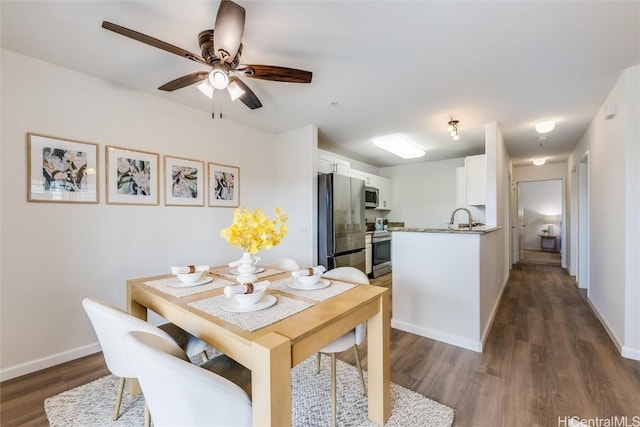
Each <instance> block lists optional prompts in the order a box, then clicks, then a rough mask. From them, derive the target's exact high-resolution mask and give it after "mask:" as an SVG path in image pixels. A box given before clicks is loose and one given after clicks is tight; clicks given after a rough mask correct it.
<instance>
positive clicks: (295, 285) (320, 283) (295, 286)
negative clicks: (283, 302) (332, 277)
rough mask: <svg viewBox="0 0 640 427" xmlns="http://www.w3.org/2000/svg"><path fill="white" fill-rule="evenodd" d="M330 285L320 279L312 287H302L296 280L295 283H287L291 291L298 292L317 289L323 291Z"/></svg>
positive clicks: (328, 282) (325, 280)
mask: <svg viewBox="0 0 640 427" xmlns="http://www.w3.org/2000/svg"><path fill="white" fill-rule="evenodd" d="M330 285H331V282H330V281H328V280H327V279H320V280H318V283H316V284H315V285H313V286H306V285H303V284H302V283H300V282H298V281H297V280H296V281H295V282H292V283H289V284H288V285H287V286H289V287H290V288H291V289H297V290H299V291H315V290H318V289H324V288H326V287H329V286H330Z"/></svg>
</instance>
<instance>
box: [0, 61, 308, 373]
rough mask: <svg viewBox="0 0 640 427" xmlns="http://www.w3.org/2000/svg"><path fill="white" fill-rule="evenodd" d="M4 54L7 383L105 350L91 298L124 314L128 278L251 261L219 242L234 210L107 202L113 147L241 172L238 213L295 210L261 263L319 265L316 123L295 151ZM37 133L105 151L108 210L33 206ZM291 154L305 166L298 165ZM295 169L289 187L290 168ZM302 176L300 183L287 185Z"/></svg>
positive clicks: (268, 137)
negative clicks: (108, 152)
mask: <svg viewBox="0 0 640 427" xmlns="http://www.w3.org/2000/svg"><path fill="white" fill-rule="evenodd" d="M1 54H2V57H1V60H2V73H1V81H2V85H1V91H2V100H1V102H2V111H1V114H2V115H1V119H2V130H1V136H2V144H1V154H0V161H1V168H0V183H1V197H0V200H1V208H0V215H1V216H0V219H1V227H2V242H1V261H2V262H1V334H2V347H1V353H0V355H1V365H0V369H1V371H0V374H1V375H2V379H3V380H4V379H7V378H11V377H13V376H17V375H21V374H24V373H27V372H31V371H33V370H36V369H40V368H43V367H47V366H51V365H53V364H57V363H61V362H64V361H67V360H70V359H74V358H77V357H80V356H83V355H85V354H90V353H92V352H95V351H98V350H99V347H98V346H97V344H96V338H95V335H94V333H93V330H92V329H91V326H90V324H89V322H88V320H87V318H86V315H85V313H84V312H83V310H82V308H81V300H82V298H84V297H86V296H92V297H96V298H100V299H103V300H106V301H107V302H109V303H112V304H115V305H117V306H120V307H124V302H125V281H126V280H127V279H131V278H138V277H146V276H152V275H158V274H166V273H169V269H170V267H171V266H172V265H187V264H209V265H219V264H223V263H226V262H229V261H231V260H233V259H236V258H238V257H239V256H240V251H239V249H235V248H231V247H230V246H229V245H228V244H227V243H226V242H225V241H224V240H223V239H222V238H221V237H220V230H221V229H222V228H224V227H226V226H227V225H229V224H230V223H231V221H232V212H233V209H232V208H218V207H208V206H204V207H184V206H165V205H164V198H163V197H162V196H161V197H160V205H159V206H135V205H114V204H106V202H105V200H106V198H105V187H104V182H105V181H104V170H105V169H104V167H105V163H104V160H105V156H104V155H105V152H104V147H105V146H106V145H113V146H118V147H126V148H131V149H135V150H144V151H149V152H153V153H158V154H159V156H160V161H161V166H162V159H163V158H162V156H163V155H171V156H180V157H185V158H189V159H197V160H202V161H204V162H205V163H206V162H216V163H221V164H226V165H233V166H237V167H239V169H240V185H239V191H240V204H241V205H247V206H248V207H250V208H252V209H253V208H261V209H263V210H264V211H265V212H267V214H268V215H269V216H271V217H272V216H273V208H274V207H275V206H281V207H285V208H288V209H290V210H291V211H292V212H293V213H294V214H295V218H292V225H291V226H290V235H289V236H288V237H287V238H285V240H284V241H283V243H282V244H281V245H280V246H279V247H277V248H274V249H273V250H271V251H264V253H262V254H261V255H263V258H264V259H266V260H268V259H272V258H276V257H279V256H284V255H285V254H286V255H288V256H292V257H294V258H296V260H297V261H298V262H300V263H302V264H308V263H311V261H312V260H313V239H312V238H311V236H310V233H309V227H311V226H312V218H313V216H314V211H313V205H312V204H310V203H309V198H310V197H311V196H309V194H310V193H312V189H313V175H312V172H311V171H315V165H314V163H313V162H314V159H315V150H316V149H317V148H316V145H315V144H317V135H314V132H315V133H316V134H317V129H315V127H309V128H308V129H306V131H304V132H302V133H300V134H298V135H296V142H297V144H296V145H295V147H296V149H295V150H294V149H291V146H293V144H292V143H291V142H290V141H289V142H288V144H289V146H290V147H289V148H290V149H289V150H279V149H278V147H282V146H286V145H287V138H286V137H284V138H280V139H279V138H278V136H277V135H273V134H269V133H266V132H263V131H260V130H258V129H255V128H251V127H248V126H244V125H242V124H239V123H236V122H233V121H230V120H215V121H213V120H211V117H210V114H208V113H206V112H202V111H196V110H193V109H190V108H186V107H183V106H181V105H178V104H174V103H171V102H167V101H166V100H163V99H161V98H159V97H155V96H150V95H146V94H142V93H139V92H135V91H132V90H130V89H128V88H125V87H121V86H117V85H114V84H112V83H109V82H106V81H102V80H99V79H96V78H93V77H89V76H86V75H83V74H79V73H77V72H74V71H70V70H68V69H64V68H61V67H58V66H55V65H53V64H49V63H46V62H42V61H39V60H36V59H33V58H29V57H26V56H22V55H19V54H16V53H14V52H11V51H7V50H2V51H1ZM27 132H36V133H41V134H46V135H52V136H56V137H62V138H69V139H75V140H80V141H86V142H91V143H96V144H99V155H100V158H99V169H100V170H99V174H100V179H101V183H100V187H99V188H100V203H98V204H77V203H29V202H27V195H26V194H27V193H26V181H27V179H26V164H27V159H26V146H27V143H26V140H27V138H26V134H27ZM287 153H290V154H287ZM293 156H295V157H293ZM294 160H295V162H296V163H297V164H298V168H296V169H291V168H290V167H289V165H290V164H291V163H292V162H293V161H294ZM284 168H287V169H286V170H287V175H286V179H283V176H282V175H281V174H282V172H279V171H282V170H283V169H284ZM298 177H300V179H301V184H300V185H299V186H298V187H296V188H293V189H290V188H288V187H285V188H282V186H283V185H285V184H286V183H288V182H291V180H293V179H298ZM161 191H163V187H162V186H161ZM299 218H305V219H303V220H300V219H299ZM311 234H313V233H311ZM151 320H152V321H154V322H158V321H160V320H161V319H158V318H157V317H155V318H153V317H152V318H151Z"/></svg>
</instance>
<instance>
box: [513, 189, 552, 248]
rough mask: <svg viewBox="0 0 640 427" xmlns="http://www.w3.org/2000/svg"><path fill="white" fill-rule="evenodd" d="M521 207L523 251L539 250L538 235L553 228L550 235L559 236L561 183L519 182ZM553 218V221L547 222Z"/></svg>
mask: <svg viewBox="0 0 640 427" xmlns="http://www.w3.org/2000/svg"><path fill="white" fill-rule="evenodd" d="M520 187H521V189H522V205H523V207H524V222H525V224H527V226H526V227H525V230H524V235H525V239H524V242H522V244H523V247H524V249H530V250H536V251H537V250H540V237H539V236H540V235H541V234H543V233H542V230H547V227H548V226H549V224H551V225H552V227H553V232H552V234H551V235H554V236H558V235H559V234H560V223H561V219H562V181H560V180H550V181H527V182H521V183H520ZM550 217H552V218H553V221H549V219H551V218H550Z"/></svg>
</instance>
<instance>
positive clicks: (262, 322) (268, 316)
mask: <svg viewBox="0 0 640 427" xmlns="http://www.w3.org/2000/svg"><path fill="white" fill-rule="evenodd" d="M276 298H278V301H277V302H276V303H275V304H274V305H272V306H271V307H269V308H265V309H264V310H258V311H249V312H245V313H233V312H229V311H225V310H224V309H223V308H222V306H221V303H223V302H224V300H226V299H227V297H226V296H225V295H218V296H216V297H211V298H206V299H203V300H200V301H194V302H192V303H189V305H190V306H191V307H194V308H197V309H198V310H201V311H204V312H205V313H208V314H212V315H214V316H216V317H219V318H221V319H223V320H226V321H227V322H230V323H233V324H234V325H238V326H239V327H241V328H242V329H244V330H245V331H249V332H253V331H257V330H258V329H262V328H264V327H265V326H269V325H271V324H272V323H276V322H278V321H280V320H282V319H286V318H287V317H289V316H293V315H294V314H296V313H299V312H301V311H302V310H305V309H307V308H309V307H311V306H313V305H314V304H313V303H310V302H306V301H300V300H295V299H291V298H287V297H284V296H282V295H276Z"/></svg>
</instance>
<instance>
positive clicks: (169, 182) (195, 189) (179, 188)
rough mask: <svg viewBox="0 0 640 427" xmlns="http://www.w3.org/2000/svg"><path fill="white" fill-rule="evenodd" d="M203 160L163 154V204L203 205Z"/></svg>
mask: <svg viewBox="0 0 640 427" xmlns="http://www.w3.org/2000/svg"><path fill="white" fill-rule="evenodd" d="M204 182H205V181H204V162H201V161H198V160H190V159H183V158H181V157H171V156H164V194H165V197H164V204H165V205H167V206H204V193H205V191H206V190H205V187H204Z"/></svg>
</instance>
